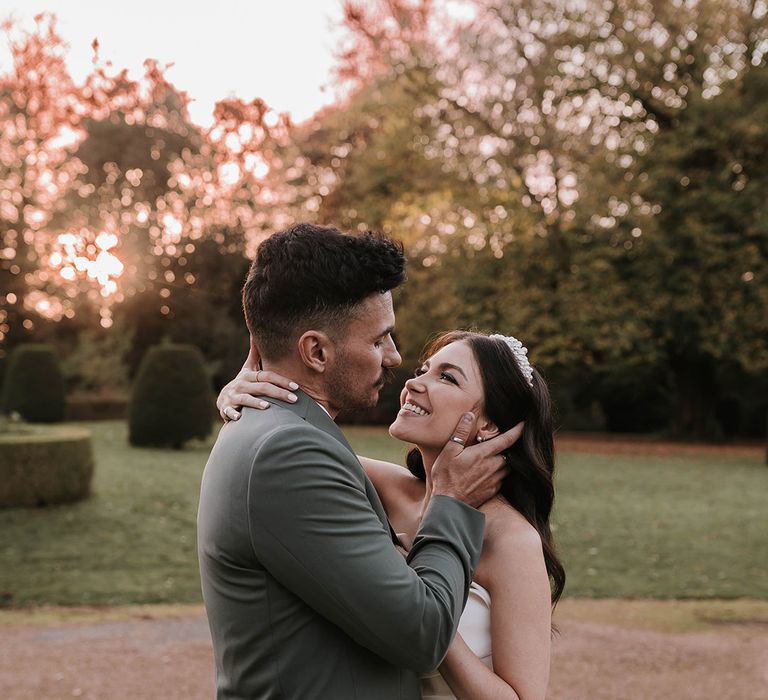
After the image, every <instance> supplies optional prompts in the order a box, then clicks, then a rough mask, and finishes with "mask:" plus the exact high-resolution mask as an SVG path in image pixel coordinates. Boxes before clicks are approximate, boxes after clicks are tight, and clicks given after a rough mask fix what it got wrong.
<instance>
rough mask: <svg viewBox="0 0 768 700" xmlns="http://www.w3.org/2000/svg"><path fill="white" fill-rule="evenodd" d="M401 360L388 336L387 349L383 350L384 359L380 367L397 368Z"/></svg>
mask: <svg viewBox="0 0 768 700" xmlns="http://www.w3.org/2000/svg"><path fill="white" fill-rule="evenodd" d="M402 361H403V358H402V357H400V353H399V352H398V351H397V346H396V345H395V341H394V340H392V337H391V336H390V338H389V341H388V343H387V347H386V348H385V350H384V357H383V359H382V361H381V364H382V367H399V366H400V363H401V362H402Z"/></svg>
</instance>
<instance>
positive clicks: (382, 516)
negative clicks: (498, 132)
mask: <svg viewBox="0 0 768 700" xmlns="http://www.w3.org/2000/svg"><path fill="white" fill-rule="evenodd" d="M294 393H295V394H296V396H297V397H298V400H297V401H296V403H287V402H285V401H280V400H279V399H272V398H268V397H264V398H265V400H267V401H269V402H270V403H273V404H275V405H276V406H282V407H283V408H287V409H289V410H290V411H292V412H293V413H296V414H297V415H298V416H300V417H301V418H303V419H304V420H305V421H307V423H310V424H311V425H314V426H315V427H316V428H319V429H320V430H322V431H323V432H325V433H328V434H329V435H330V436H331V437H333V438H334V439H335V440H337V441H338V442H340V443H341V444H342V445H344V447H346V448H347V449H348V450H349V452H350V453H351V455H352V456H353V457H354V458H355V461H356V462H358V459H357V454H356V453H355V451H354V449H352V446H351V445H350V444H349V442H348V441H347V438H346V437H344V433H342V432H341V430H340V429H339V426H338V425H336V423H335V422H334V420H333V419H332V418H331V417H330V415H328V413H327V412H326V411H325V409H324V408H322V406H320V404H319V403H317V401H315V400H314V399H312V398H310V397H309V396H307V394H305V393H304V392H303V391H295V392H294ZM358 463H359V462H358ZM363 478H364V484H365V493H366V495H367V496H368V500H369V501H370V502H371V505H372V506H373V510H374V511H376V515H378V516H379V520H381V524H382V525H384V527H385V528H387V530H389V534H390V536H391V537H392V541H393V542H394V543H395V544H399V540H398V539H397V535H396V534H395V531H394V530H393V529H392V525H391V524H390V522H389V519H388V518H387V514H386V511H385V510H384V506H383V505H382V503H381V499H380V498H379V494H378V493H376V489H375V488H374V487H373V484H372V483H371V480H370V479H369V478H368V475H367V474H366V473H365V471H364V470H363Z"/></svg>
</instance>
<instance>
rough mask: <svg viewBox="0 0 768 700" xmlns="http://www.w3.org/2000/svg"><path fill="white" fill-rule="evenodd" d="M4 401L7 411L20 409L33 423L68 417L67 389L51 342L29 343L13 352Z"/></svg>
mask: <svg viewBox="0 0 768 700" xmlns="http://www.w3.org/2000/svg"><path fill="white" fill-rule="evenodd" d="M0 404H1V406H2V412H3V413H12V412H16V413H18V414H20V415H21V417H22V418H23V419H24V420H26V421H29V422H30V423H59V422H61V421H63V420H64V413H65V411H66V406H67V389H66V384H65V382H64V374H63V372H62V371H61V365H60V364H59V360H58V358H57V356H56V353H55V352H54V350H53V348H52V347H51V346H50V345H38V344H32V343H27V344H24V345H19V346H18V347H17V348H16V349H15V350H14V351H13V352H12V353H11V356H10V357H9V358H8V367H7V368H6V371H5V381H4V382H3V392H2V400H1V401H0Z"/></svg>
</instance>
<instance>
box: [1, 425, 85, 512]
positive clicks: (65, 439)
mask: <svg viewBox="0 0 768 700" xmlns="http://www.w3.org/2000/svg"><path fill="white" fill-rule="evenodd" d="M93 469H94V462H93V450H92V449H91V436H90V433H89V432H88V431H87V430H82V429H80V428H46V429H42V428H37V429H33V428H28V429H26V430H24V431H21V430H20V431H19V432H15V431H14V432H0V507H12V506H43V505H51V504H54V503H68V502H71V501H79V500H81V499H83V498H86V497H87V496H88V495H89V494H90V491H91V479H92V477H93Z"/></svg>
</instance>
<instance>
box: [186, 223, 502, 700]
mask: <svg viewBox="0 0 768 700" xmlns="http://www.w3.org/2000/svg"><path fill="white" fill-rule="evenodd" d="M404 268H405V261H404V257H403V253H402V249H401V248H400V247H399V246H398V245H396V244H395V243H393V242H392V241H390V240H389V239H387V238H385V237H383V236H379V235H375V234H371V233H368V234H365V235H362V236H347V235H343V234H342V233H340V232H339V231H337V230H336V229H333V228H326V227H318V226H311V225H308V224H299V225H297V226H294V227H293V228H291V229H289V230H287V231H284V232H282V233H278V234H275V235H273V236H272V237H271V238H269V239H267V240H266V241H264V242H263V243H262V244H261V246H260V247H259V249H258V252H257V256H256V259H255V261H254V262H253V264H252V266H251V269H250V271H249V273H248V278H247V280H246V283H245V287H244V289H243V304H244V308H245V316H246V321H247V323H248V327H249V330H250V332H251V336H252V338H253V341H254V342H255V344H256V347H257V348H258V351H259V354H260V356H261V358H262V362H263V366H264V368H265V369H270V370H273V371H276V372H278V373H280V374H282V375H284V376H287V377H291V378H293V379H295V380H296V381H297V382H298V384H299V386H300V387H301V391H297V392H296V393H297V394H298V401H297V402H296V403H294V404H288V403H285V402H282V401H279V400H275V399H268V400H269V401H270V402H271V403H272V404H273V405H272V407H271V409H270V410H269V411H256V410H252V409H245V410H244V412H243V415H242V418H241V419H240V420H238V421H233V422H230V423H228V424H227V425H225V426H224V428H222V430H221V433H220V435H219V438H218V440H217V441H216V444H215V446H214V448H213V451H212V452H211V456H210V459H209V460H208V464H207V466H206V468H205V473H204V475H203V482H202V490H201V496H200V509H199V513H198V552H199V557H200V573H201V578H202V588H203V598H204V600H205V606H206V610H207V613H208V619H209V624H210V628H211V635H212V638H213V647H214V654H215V659H216V686H217V698H219V699H220V700H224V699H225V698H226V699H229V698H232V699H234V698H238V699H240V698H285V699H287V700H306V699H310V698H311V699H317V700H324V699H327V700H349V699H352V698H357V699H359V700H393V699H394V698H399V699H406V700H407V699H411V698H413V699H416V698H419V697H420V691H419V679H418V674H419V673H420V672H426V671H431V670H433V669H435V668H436V667H437V666H438V664H439V663H440V661H441V660H442V658H443V656H444V655H445V653H446V651H447V649H448V646H449V644H450V642H451V640H452V639H453V636H454V634H455V632H456V627H457V625H458V621H459V617H460V615H461V612H462V609H463V607H464V604H465V602H466V598H467V592H468V588H469V583H470V581H471V580H472V575H473V572H474V569H475V566H476V565H477V561H478V558H479V554H480V549H481V546H482V542H483V530H484V516H483V515H482V514H481V513H480V512H479V511H477V510H475V507H476V506H479V505H480V504H482V503H483V502H485V501H486V500H487V499H488V498H489V497H490V496H492V495H493V494H494V493H495V492H496V490H497V488H498V485H499V483H500V480H501V477H502V475H503V474H502V472H503V469H502V464H503V460H502V459H501V457H498V456H496V455H495V454H494V453H492V452H491V450H492V449H493V448H494V447H495V451H496V453H498V452H499V451H500V450H502V449H504V448H506V447H508V446H509V445H510V444H511V443H512V442H514V439H515V437H513V436H512V435H506V436H502V437H501V438H498V439H497V440H498V441H499V442H498V444H496V445H493V446H491V447H489V446H488V445H487V443H484V444H483V445H482V446H475V447H471V448H468V449H466V450H463V449H462V447H463V442H464V441H466V439H467V438H468V437H469V434H470V431H471V429H472V427H473V422H472V421H471V420H469V416H467V417H465V418H464V419H463V421H462V423H460V424H459V426H457V430H456V435H455V436H454V438H455V440H454V442H451V443H449V446H448V447H447V448H446V449H445V450H444V452H443V454H442V455H441V456H440V458H439V459H438V461H437V462H436V464H435V466H434V470H433V472H432V474H433V484H434V487H433V489H434V490H433V497H432V499H431V502H430V506H429V508H428V510H427V511H426V513H425V514H424V517H423V519H422V523H421V527H420V529H419V532H418V534H417V536H416V539H415V541H414V543H413V547H412V549H411V551H410V554H409V556H408V561H407V563H406V560H405V559H404V558H403V557H402V556H401V555H400V554H399V553H398V551H397V549H396V548H395V546H394V545H393V540H395V539H396V538H395V537H394V535H393V533H392V530H391V527H390V526H389V523H388V521H387V518H386V515H385V513H384V509H383V507H382V505H381V501H380V500H379V498H378V496H377V495H376V492H375V490H374V489H373V486H372V484H371V482H370V481H369V480H368V478H367V477H366V475H365V473H364V471H363V469H362V467H361V465H360V463H359V462H358V460H357V458H356V457H355V454H354V451H353V450H352V448H351V447H350V446H349V444H348V443H347V441H346V439H345V438H344V436H343V435H342V433H341V431H340V430H339V429H338V427H337V426H336V424H335V423H334V420H333V419H334V418H335V417H336V415H337V413H338V412H339V411H340V410H341V409H342V408H351V409H355V408H363V407H368V406H373V405H374V404H375V403H376V401H377V400H378V396H379V392H380V390H381V388H382V386H383V385H384V378H385V374H386V371H387V369H388V368H391V367H396V366H397V365H399V364H400V355H399V354H398V352H397V349H396V347H395V344H394V341H393V339H392V332H393V329H394V323H395V317H394V312H393V309H392V295H391V290H392V289H394V288H395V287H397V286H398V285H399V284H401V283H402V282H403V280H404V278H405V271H404Z"/></svg>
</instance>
